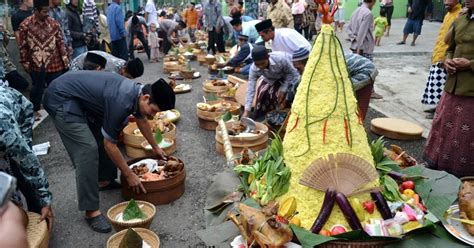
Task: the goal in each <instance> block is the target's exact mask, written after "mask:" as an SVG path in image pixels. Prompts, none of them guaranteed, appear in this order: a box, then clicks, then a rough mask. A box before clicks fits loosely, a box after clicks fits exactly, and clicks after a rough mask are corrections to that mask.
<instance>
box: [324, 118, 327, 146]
mask: <svg viewBox="0 0 474 248" xmlns="http://www.w3.org/2000/svg"><path fill="white" fill-rule="evenodd" d="M327 126H328V119H326V120H324V125H323V144H326V130H327Z"/></svg>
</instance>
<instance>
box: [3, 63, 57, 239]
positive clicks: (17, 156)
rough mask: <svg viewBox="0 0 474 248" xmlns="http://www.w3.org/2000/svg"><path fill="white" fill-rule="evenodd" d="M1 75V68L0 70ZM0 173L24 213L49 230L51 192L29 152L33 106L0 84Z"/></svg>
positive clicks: (39, 165) (33, 155)
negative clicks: (19, 197) (12, 183)
mask: <svg viewBox="0 0 474 248" xmlns="http://www.w3.org/2000/svg"><path fill="white" fill-rule="evenodd" d="M1 70H2V71H3V68H1ZM0 99H2V101H0V170H2V171H5V172H6V173H9V174H12V176H15V177H16V178H17V180H18V186H19V188H20V190H21V192H22V193H23V195H24V196H25V198H26V201H27V204H28V210H29V211H33V212H37V213H40V214H41V219H42V220H43V219H46V220H47V221H48V222H49V223H48V224H49V228H50V230H51V227H52V224H53V211H52V209H51V200H52V196H51V192H50V191H49V184H48V180H47V179H46V176H45V174H44V171H43V168H42V167H41V164H40V162H39V160H38V157H36V155H35V154H34V152H33V149H32V135H33V105H32V104H31V102H30V101H28V100H27V99H26V98H25V97H24V96H23V95H22V94H21V93H20V92H18V91H16V90H14V89H11V88H9V87H7V86H6V84H5V83H4V82H3V81H1V80H0Z"/></svg>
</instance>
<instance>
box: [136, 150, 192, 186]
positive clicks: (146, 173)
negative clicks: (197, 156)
mask: <svg viewBox="0 0 474 248" xmlns="http://www.w3.org/2000/svg"><path fill="white" fill-rule="evenodd" d="M130 168H131V169H132V172H133V173H135V175H137V176H138V177H139V178H140V180H141V181H145V182H149V181H159V180H164V179H166V178H170V177H173V176H176V175H177V174H178V173H179V172H181V171H182V170H183V168H184V164H183V162H181V161H179V160H178V159H177V158H176V157H173V156H169V157H167V160H152V159H146V160H142V161H140V162H138V163H135V164H133V165H131V166H130Z"/></svg>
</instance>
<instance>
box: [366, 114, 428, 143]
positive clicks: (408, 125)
mask: <svg viewBox="0 0 474 248" xmlns="http://www.w3.org/2000/svg"><path fill="white" fill-rule="evenodd" d="M370 130H371V131H372V132H374V133H376V134H378V135H382V136H385V137H387V138H390V139H395V140H416V139H421V137H422V136H421V135H422V134H423V128H422V127H420V126H419V125H416V124H414V123H412V122H409V121H406V120H401V119H395V118H376V119H373V120H372V121H371V122H370Z"/></svg>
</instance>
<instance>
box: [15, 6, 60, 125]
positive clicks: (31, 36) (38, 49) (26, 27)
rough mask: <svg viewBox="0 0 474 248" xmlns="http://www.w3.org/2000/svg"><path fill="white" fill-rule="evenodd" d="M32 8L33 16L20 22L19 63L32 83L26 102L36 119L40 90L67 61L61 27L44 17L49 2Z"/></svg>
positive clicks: (38, 117)
mask: <svg viewBox="0 0 474 248" xmlns="http://www.w3.org/2000/svg"><path fill="white" fill-rule="evenodd" d="M33 5H34V11H33V15H32V16H30V17H28V18H26V19H25V20H24V21H23V22H22V23H21V25H20V28H19V31H18V32H19V37H20V40H19V42H20V44H19V49H20V63H21V64H22V65H23V68H25V70H26V71H27V72H28V73H30V76H31V80H32V81H33V88H32V89H31V93H30V100H31V102H32V103H33V110H34V111H35V120H39V119H40V118H41V114H40V113H39V112H38V111H39V110H40V108H41V100H42V98H43V92H44V89H45V87H46V86H47V85H48V84H49V83H50V82H51V81H53V80H54V79H55V78H57V77H59V76H60V75H61V74H62V73H63V72H64V71H65V70H67V69H68V67H69V59H68V53H67V50H66V46H65V45H64V38H63V32H62V30H61V26H60V24H59V23H58V22H57V21H55V20H54V19H53V18H51V17H49V16H48V13H49V1H48V0H35V1H34V3H33Z"/></svg>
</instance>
